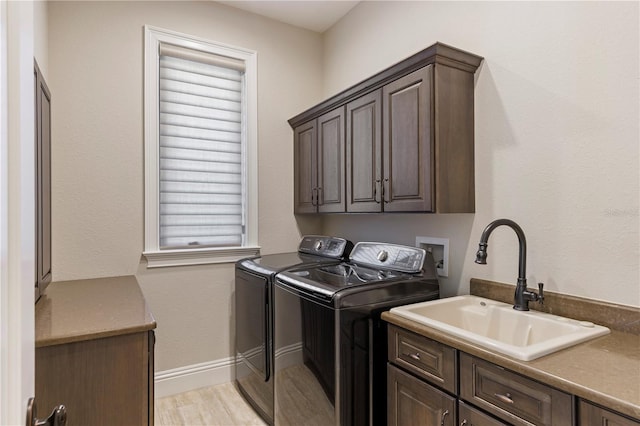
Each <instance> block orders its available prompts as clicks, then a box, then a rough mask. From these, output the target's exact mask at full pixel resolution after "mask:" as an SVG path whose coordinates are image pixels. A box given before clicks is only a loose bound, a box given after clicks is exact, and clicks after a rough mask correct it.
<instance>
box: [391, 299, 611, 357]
mask: <svg viewBox="0 0 640 426" xmlns="http://www.w3.org/2000/svg"><path fill="white" fill-rule="evenodd" d="M391 312H392V313H394V314H396V315H398V316H401V317H404V318H407V319H410V320H413V321H416V322H418V323H421V324H424V325H426V326H429V327H432V328H435V329H437V330H439V331H442V332H445V333H448V334H451V335H453V336H456V337H458V338H461V339H464V340H467V341H469V342H471V343H474V344H476V345H478V346H482V347H484V348H486V349H491V350H493V351H495V352H499V353H502V354H505V355H509V356H511V357H513V358H516V359H519V360H522V361H531V360H534V359H536V358H539V357H541V356H544V355H548V354H550V353H553V352H556V351H558V350H560V349H564V348H568V347H570V346H573V345H577V344H578V343H582V342H585V341H587V340H590V339H593V338H595V337H599V336H603V335H605V334H608V333H609V329H608V328H606V327H602V326H600V325H595V324H593V323H591V322H588V321H577V320H573V319H569V318H565V317H560V316H557V315H551V314H546V313H543V312H538V311H525V312H523V311H516V310H514V309H513V306H512V305H509V304H506V303H502V302H496V301H495V300H491V299H485V298H482V297H477V296H456V297H450V298H446V299H439V300H433V301H429V302H421V303H415V304H412V305H405V306H398V307H396V308H392V309H391Z"/></svg>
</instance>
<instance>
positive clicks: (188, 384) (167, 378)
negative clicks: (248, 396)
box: [154, 343, 302, 398]
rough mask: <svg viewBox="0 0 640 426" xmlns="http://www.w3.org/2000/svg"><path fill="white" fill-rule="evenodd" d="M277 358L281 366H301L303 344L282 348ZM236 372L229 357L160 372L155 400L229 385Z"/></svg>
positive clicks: (231, 358)
mask: <svg viewBox="0 0 640 426" xmlns="http://www.w3.org/2000/svg"><path fill="white" fill-rule="evenodd" d="M276 356H277V357H278V363H279V365H282V366H289V365H294V364H299V363H301V362H302V344H301V343H296V344H293V345H289V346H287V347H285V348H281V349H280V350H279V351H278V353H277V354H276ZM234 370H235V359H234V358H233V357H229V358H223V359H218V360H214V361H209V362H202V363H200V364H192V365H186V366H184V367H178V368H173V369H171V370H164V371H158V372H156V373H155V376H154V379H155V380H154V381H155V390H154V396H155V398H163V397H165V396H171V395H175V394H177V393H182V392H188V391H191V390H195V389H199V388H204V387H207V386H215V385H220V384H222V383H229V382H231V381H233V379H234Z"/></svg>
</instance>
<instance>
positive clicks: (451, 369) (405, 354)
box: [388, 325, 458, 394]
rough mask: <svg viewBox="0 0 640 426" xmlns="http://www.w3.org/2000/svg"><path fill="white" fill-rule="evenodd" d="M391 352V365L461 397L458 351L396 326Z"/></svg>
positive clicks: (391, 341) (392, 327)
mask: <svg viewBox="0 0 640 426" xmlns="http://www.w3.org/2000/svg"><path fill="white" fill-rule="evenodd" d="M388 348H389V353H388V356H389V361H390V362H392V363H394V364H396V365H398V366H400V367H402V368H405V369H407V370H409V371H411V372H413V373H415V374H416V375H418V376H419V377H422V378H424V379H425V380H427V381H428V382H430V383H433V384H434V385H436V386H439V387H441V388H443V389H444V390H447V391H449V392H451V393H454V394H455V393H457V383H458V380H457V371H456V350H455V349H453V348H451V347H449V346H446V345H443V344H442V343H438V342H436V341H434V340H431V339H428V338H426V337H424V336H420V335H418V334H415V333H411V332H409V331H406V330H403V329H400V328H398V327H395V326H393V325H390V326H389V345H388Z"/></svg>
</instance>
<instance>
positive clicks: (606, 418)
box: [578, 400, 640, 426]
mask: <svg viewBox="0 0 640 426" xmlns="http://www.w3.org/2000/svg"><path fill="white" fill-rule="evenodd" d="M578 410H579V412H580V421H579V422H578V425H579V426H602V425H606V426H638V425H640V420H638V419H632V418H629V417H625V416H622V415H620V414H618V413H615V412H613V411H611V410H607V409H606V408H602V407H598V406H597V405H594V404H592V403H590V402H588V401H583V400H580V404H579V405H578Z"/></svg>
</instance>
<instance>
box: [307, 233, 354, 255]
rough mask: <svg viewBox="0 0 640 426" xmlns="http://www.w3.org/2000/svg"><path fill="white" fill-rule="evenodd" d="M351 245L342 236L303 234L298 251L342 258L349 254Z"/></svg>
mask: <svg viewBox="0 0 640 426" xmlns="http://www.w3.org/2000/svg"><path fill="white" fill-rule="evenodd" d="M352 247H353V244H352V243H351V242H350V241H348V240H345V239H344V238H338V237H328V236H324V235H305V236H304V237H302V241H300V245H299V246H298V251H299V252H300V253H306V254H313V255H316V256H324V257H331V258H334V259H342V258H347V257H348V256H349V253H350V252H351V248H352Z"/></svg>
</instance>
